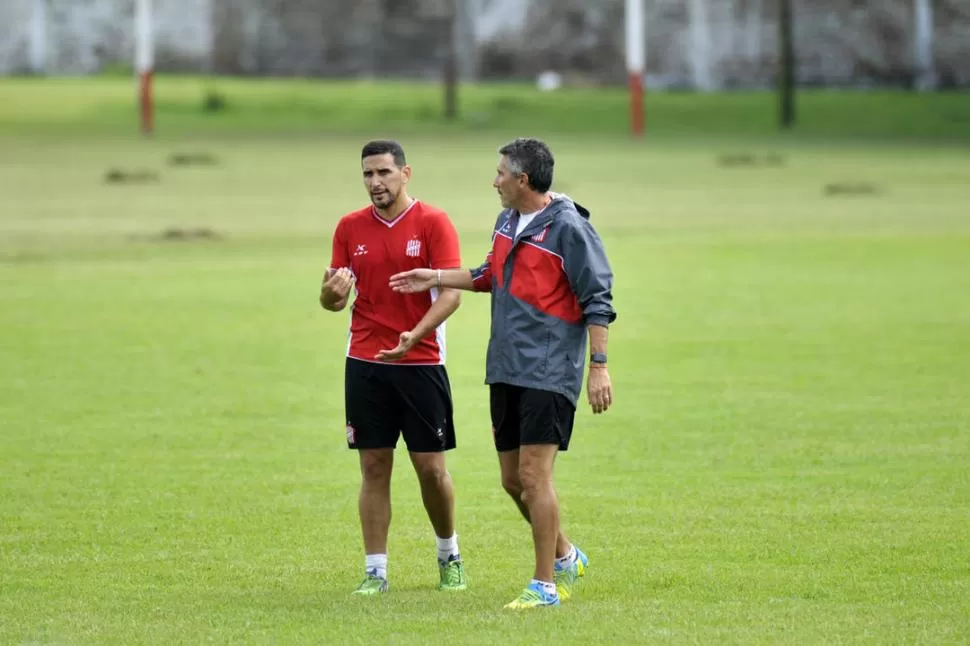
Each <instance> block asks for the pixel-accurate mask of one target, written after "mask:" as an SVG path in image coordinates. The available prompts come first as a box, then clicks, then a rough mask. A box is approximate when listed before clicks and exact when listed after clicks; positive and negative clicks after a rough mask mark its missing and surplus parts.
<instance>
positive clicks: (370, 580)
mask: <svg viewBox="0 0 970 646" xmlns="http://www.w3.org/2000/svg"><path fill="white" fill-rule="evenodd" d="M381 592H387V579H384V578H381V577H379V576H377V570H368V571H367V576H365V577H364V580H363V581H361V582H360V585H359V586H357V589H356V590H354V592H353V594H360V595H366V596H369V595H372V594H380V593H381Z"/></svg>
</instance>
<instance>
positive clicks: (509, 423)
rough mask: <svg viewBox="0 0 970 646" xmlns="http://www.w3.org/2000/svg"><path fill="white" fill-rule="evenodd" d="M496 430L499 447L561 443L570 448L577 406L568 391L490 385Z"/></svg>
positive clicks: (495, 436) (495, 435)
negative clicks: (569, 396)
mask: <svg viewBox="0 0 970 646" xmlns="http://www.w3.org/2000/svg"><path fill="white" fill-rule="evenodd" d="M489 399H490V400H491V409H492V434H493V435H494V438H495V448H496V450H498V451H500V452H501V451H514V450H516V449H518V448H519V447H520V446H521V445H523V444H558V445H559V450H560V451H566V450H567V449H569V438H570V437H572V434H573V418H574V417H575V415H576V408H575V407H574V406H573V404H572V402H571V401H569V399H567V398H566V397H565V396H564V395H561V394H559V393H554V392H550V391H548V390H538V389H536V388H522V387H520V386H511V385H509V384H492V385H491V386H490V387H489Z"/></svg>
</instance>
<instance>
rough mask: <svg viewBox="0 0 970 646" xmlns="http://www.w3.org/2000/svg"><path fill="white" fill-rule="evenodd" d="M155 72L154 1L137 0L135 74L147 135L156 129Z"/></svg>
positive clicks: (142, 125) (143, 128)
mask: <svg viewBox="0 0 970 646" xmlns="http://www.w3.org/2000/svg"><path fill="white" fill-rule="evenodd" d="M154 71H155V47H154V43H153V35H152V0H135V74H136V75H137V77H138V104H139V108H140V115H141V131H142V133H144V134H146V135H150V134H151V133H152V132H153V131H154V129H155V123H154V121H155V118H154V117H155V115H154V111H155V106H154V99H153V97H152V80H153V75H154Z"/></svg>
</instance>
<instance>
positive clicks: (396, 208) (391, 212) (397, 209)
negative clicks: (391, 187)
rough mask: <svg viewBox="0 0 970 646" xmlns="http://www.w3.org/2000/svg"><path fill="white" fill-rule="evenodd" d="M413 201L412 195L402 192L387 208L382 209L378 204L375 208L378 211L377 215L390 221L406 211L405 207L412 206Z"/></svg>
mask: <svg viewBox="0 0 970 646" xmlns="http://www.w3.org/2000/svg"><path fill="white" fill-rule="evenodd" d="M413 201H414V200H412V199H411V196H410V195H408V194H407V193H401V194H400V195H398V196H397V199H396V200H394V203H393V204H391V205H390V206H389V207H387V208H386V209H381V208H378V207H376V206H375V207H374V209H375V210H376V211H377V215H379V216H381V219H383V220H387V221H388V222H390V221H391V220H394V219H395V218H397V216H399V215H401V214H402V213H404V211H405V209H407V208H408V207H409V206H411V202H413Z"/></svg>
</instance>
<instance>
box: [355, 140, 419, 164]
mask: <svg viewBox="0 0 970 646" xmlns="http://www.w3.org/2000/svg"><path fill="white" fill-rule="evenodd" d="M387 154H390V155H391V156H392V157H394V165H395V166H397V167H398V168H401V167H403V166H404V165H405V164H407V163H408V162H407V159H406V158H405V157H404V148H402V147H401V144H399V143H397V142H396V141H394V140H393V139H375V140H374V141H368V142H367V143H366V144H364V148H363V150H361V151H360V158H361V160H363V159H364V158H365V157H372V156H374V155H387Z"/></svg>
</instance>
